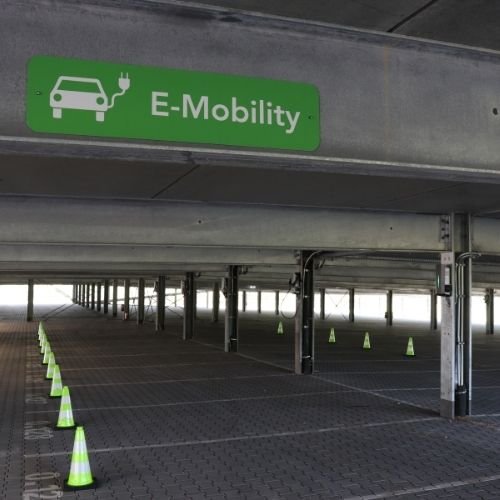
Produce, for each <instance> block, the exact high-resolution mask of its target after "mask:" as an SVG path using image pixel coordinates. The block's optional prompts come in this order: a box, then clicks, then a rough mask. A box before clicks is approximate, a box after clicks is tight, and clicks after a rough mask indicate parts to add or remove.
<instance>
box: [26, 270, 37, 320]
mask: <svg viewBox="0 0 500 500" xmlns="http://www.w3.org/2000/svg"><path fill="white" fill-rule="evenodd" d="M34 295H35V282H34V280H32V279H29V280H28V307H27V311H26V321H33V315H34Z"/></svg>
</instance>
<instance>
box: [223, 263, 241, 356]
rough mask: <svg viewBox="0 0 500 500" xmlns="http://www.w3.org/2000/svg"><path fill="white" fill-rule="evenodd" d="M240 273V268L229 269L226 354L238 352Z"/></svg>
mask: <svg viewBox="0 0 500 500" xmlns="http://www.w3.org/2000/svg"><path fill="white" fill-rule="evenodd" d="M238 273H239V267H238V266H229V267H228V272H227V295H226V318H225V329H224V339H225V342H224V344H225V345H224V350H225V351H226V352H238Z"/></svg>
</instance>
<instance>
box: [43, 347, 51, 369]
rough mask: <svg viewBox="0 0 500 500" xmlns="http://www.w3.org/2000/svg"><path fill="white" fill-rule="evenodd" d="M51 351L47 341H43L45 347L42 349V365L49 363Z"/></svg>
mask: <svg viewBox="0 0 500 500" xmlns="http://www.w3.org/2000/svg"><path fill="white" fill-rule="evenodd" d="M51 353H52V349H51V348H50V344H49V342H48V341H47V342H45V349H44V351H43V360H42V365H47V364H48V363H49V358H50V354H51Z"/></svg>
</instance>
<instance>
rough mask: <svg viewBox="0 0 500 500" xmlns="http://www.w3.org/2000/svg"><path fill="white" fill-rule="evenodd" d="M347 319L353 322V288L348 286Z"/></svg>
mask: <svg viewBox="0 0 500 500" xmlns="http://www.w3.org/2000/svg"><path fill="white" fill-rule="evenodd" d="M349 321H350V322H351V323H353V322H354V288H349Z"/></svg>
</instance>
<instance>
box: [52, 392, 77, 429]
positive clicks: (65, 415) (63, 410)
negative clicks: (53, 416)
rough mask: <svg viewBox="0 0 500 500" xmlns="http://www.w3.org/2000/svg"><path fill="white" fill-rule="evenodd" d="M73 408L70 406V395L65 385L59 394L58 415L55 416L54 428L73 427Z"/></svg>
mask: <svg viewBox="0 0 500 500" xmlns="http://www.w3.org/2000/svg"><path fill="white" fill-rule="evenodd" d="M74 428H75V421H74V419H73V410H72V408H71V397H70V395H69V388H68V386H67V385H65V386H64V387H63V389H62V394H61V405H60V406H59V417H58V418H57V424H56V429H74Z"/></svg>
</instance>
